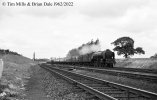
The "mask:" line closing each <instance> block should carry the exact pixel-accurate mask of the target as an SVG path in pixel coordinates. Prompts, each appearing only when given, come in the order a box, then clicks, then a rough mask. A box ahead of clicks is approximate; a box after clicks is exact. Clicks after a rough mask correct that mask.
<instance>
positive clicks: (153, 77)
mask: <svg viewBox="0 0 157 100" xmlns="http://www.w3.org/2000/svg"><path fill="white" fill-rule="evenodd" d="M58 66H59V67H62V68H72V69H74V68H75V69H79V70H87V71H92V72H97V73H102V74H104V73H105V74H109V75H114V76H122V77H127V78H132V79H138V80H144V81H147V82H152V83H156V82H157V74H154V73H146V72H138V71H136V72H134V71H133V70H132V71H130V70H129V71H125V70H115V69H102V68H89V67H79V66H67V65H66V66H65V65H64V66H63V65H58Z"/></svg>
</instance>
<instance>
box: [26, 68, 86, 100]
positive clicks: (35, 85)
mask: <svg viewBox="0 0 157 100" xmlns="http://www.w3.org/2000/svg"><path fill="white" fill-rule="evenodd" d="M31 70H32V73H31V78H30V79H29V81H28V83H27V85H25V88H26V91H27V92H26V95H25V100H85V93H83V92H81V91H77V90H78V89H77V87H75V86H73V85H72V84H69V83H68V82H66V81H65V80H62V79H60V78H59V77H57V76H55V75H54V74H51V73H50V72H48V71H46V70H45V69H42V68H40V67H39V66H34V67H31Z"/></svg>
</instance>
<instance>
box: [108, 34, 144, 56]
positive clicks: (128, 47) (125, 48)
mask: <svg viewBox="0 0 157 100" xmlns="http://www.w3.org/2000/svg"><path fill="white" fill-rule="evenodd" d="M111 44H113V45H114V46H115V48H114V49H113V50H114V51H117V54H118V55H124V57H125V58H128V57H129V56H132V55H134V54H145V51H144V50H143V49H142V48H141V47H137V48H136V49H134V40H133V39H132V38H130V37H121V38H118V39H117V40H115V41H114V42H112V43H111Z"/></svg>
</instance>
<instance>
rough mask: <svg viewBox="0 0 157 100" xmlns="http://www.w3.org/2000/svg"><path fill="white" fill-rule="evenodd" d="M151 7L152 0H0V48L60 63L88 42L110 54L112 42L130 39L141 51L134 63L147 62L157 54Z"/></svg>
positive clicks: (156, 18)
mask: <svg viewBox="0 0 157 100" xmlns="http://www.w3.org/2000/svg"><path fill="white" fill-rule="evenodd" d="M8 2H10V3H12V5H11V4H9V3H8ZM19 2H24V3H25V4H27V3H31V4H32V2H34V3H38V4H39V3H41V4H42V6H39V5H38V6H37V5H36V6H35V4H34V5H31V6H28V5H23V6H18V5H16V3H19ZM44 2H46V3H49V2H50V3H51V4H54V2H62V3H63V4H64V3H65V2H66V3H69V2H70V3H71V4H73V6H57V5H53V6H48V5H44ZM70 3H69V4H70ZM14 4H15V5H14ZM156 5H157V0H0V48H2V49H9V50H11V51H15V52H18V53H20V54H22V55H23V56H26V57H29V58H32V57H33V52H35V54H36V57H37V58H51V57H65V56H66V54H67V53H68V51H69V50H71V49H73V48H77V47H79V46H80V45H82V44H83V43H87V42H89V41H91V39H93V40H96V39H97V38H98V39H99V40H100V43H101V50H105V49H108V48H109V49H111V50H112V49H113V48H114V46H113V45H111V43H112V42H113V41H115V40H116V39H118V38H120V37H124V36H129V37H131V38H132V39H133V40H134V41H135V48H136V47H142V48H143V50H144V51H145V55H135V56H133V57H141V58H145V57H150V56H152V55H154V54H155V53H157V45H156V43H157V6H156ZM116 57H120V56H117V55H116Z"/></svg>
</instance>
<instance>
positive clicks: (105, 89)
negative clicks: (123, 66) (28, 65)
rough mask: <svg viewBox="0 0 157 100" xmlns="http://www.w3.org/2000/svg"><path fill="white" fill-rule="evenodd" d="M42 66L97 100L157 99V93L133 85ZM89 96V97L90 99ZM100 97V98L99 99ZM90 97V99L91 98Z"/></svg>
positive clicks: (45, 65)
mask: <svg viewBox="0 0 157 100" xmlns="http://www.w3.org/2000/svg"><path fill="white" fill-rule="evenodd" d="M40 66H41V67H42V68H45V69H47V70H49V71H50V72H53V73H56V74H57V75H59V76H61V77H62V78H64V79H66V80H67V81H69V82H71V83H73V84H75V85H76V86H78V87H79V88H81V89H82V90H84V91H86V92H87V93H90V96H89V98H90V99H92V98H97V99H96V100H99V99H100V100H156V99H157V94H156V93H152V92H148V91H145V90H140V89H136V88H133V87H129V86H125V85H121V84H117V83H114V82H109V81H105V80H101V79H98V78H94V77H90V76H86V75H83V74H78V73H74V72H71V71H67V70H64V69H60V68H57V67H52V66H51V65H47V64H42V65H40ZM89 98H88V99H89ZM98 98H99V99H98ZM90 99H89V100H90Z"/></svg>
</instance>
